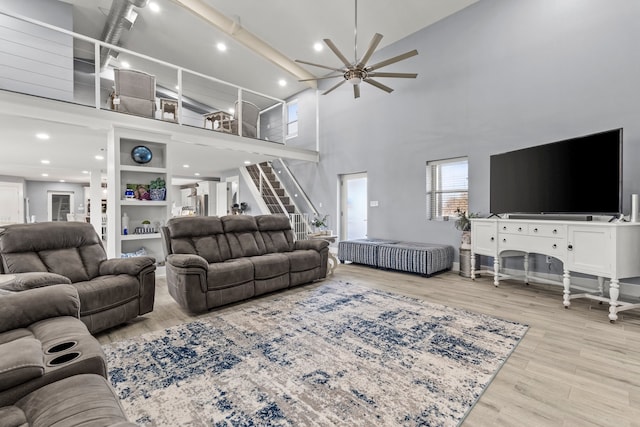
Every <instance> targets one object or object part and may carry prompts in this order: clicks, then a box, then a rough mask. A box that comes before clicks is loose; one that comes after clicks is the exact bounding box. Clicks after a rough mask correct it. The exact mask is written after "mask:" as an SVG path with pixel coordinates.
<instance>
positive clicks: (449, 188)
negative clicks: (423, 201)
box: [427, 157, 469, 219]
mask: <svg viewBox="0 0 640 427" xmlns="http://www.w3.org/2000/svg"><path fill="white" fill-rule="evenodd" d="M468 166H469V161H468V159H467V158H466V157H458V158H455V159H445V160H434V161H429V162H427V219H448V217H455V216H456V210H457V209H460V210H461V211H464V212H468V211H469V174H468V171H469V167H468Z"/></svg>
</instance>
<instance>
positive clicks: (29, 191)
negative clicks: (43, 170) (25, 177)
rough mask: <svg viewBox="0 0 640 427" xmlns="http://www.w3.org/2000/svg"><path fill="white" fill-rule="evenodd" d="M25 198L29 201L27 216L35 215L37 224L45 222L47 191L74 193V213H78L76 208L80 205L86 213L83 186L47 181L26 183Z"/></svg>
mask: <svg viewBox="0 0 640 427" xmlns="http://www.w3.org/2000/svg"><path fill="white" fill-rule="evenodd" d="M26 183H27V186H26V192H25V197H26V198H27V199H29V215H35V216H36V221H37V222H44V221H46V220H47V202H48V198H47V194H48V192H49V191H64V192H71V191H73V193H74V203H75V207H74V212H78V207H79V206H80V204H82V206H83V208H84V209H85V211H84V212H86V208H87V206H86V201H85V199H84V186H83V184H72V183H66V182H48V181H26Z"/></svg>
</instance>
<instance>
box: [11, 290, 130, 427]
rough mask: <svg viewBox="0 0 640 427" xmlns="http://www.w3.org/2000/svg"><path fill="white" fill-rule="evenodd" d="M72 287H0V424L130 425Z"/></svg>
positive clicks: (23, 425)
mask: <svg viewBox="0 0 640 427" xmlns="http://www.w3.org/2000/svg"><path fill="white" fill-rule="evenodd" d="M79 314H80V299H79V297H78V292H77V290H76V289H75V288H74V287H73V286H71V285H52V286H47V287H42V288H38V289H30V290H26V291H21V292H9V291H0V426H2V427H25V426H53V425H56V426H67V427H73V426H89V425H91V426H95V427H101V426H116V425H117V426H122V427H124V426H135V424H133V423H130V422H128V421H127V417H126V415H125V413H124V411H123V409H122V407H121V405H120V401H119V398H118V397H117V396H116V394H115V392H114V390H113V389H112V387H111V385H110V384H109V382H108V381H107V362H106V357H105V354H104V352H103V350H102V347H101V346H100V343H98V341H97V340H96V339H95V338H94V337H93V336H92V335H91V334H90V333H89V331H88V330H87V327H86V326H85V324H84V323H82V322H81V321H80V319H79Z"/></svg>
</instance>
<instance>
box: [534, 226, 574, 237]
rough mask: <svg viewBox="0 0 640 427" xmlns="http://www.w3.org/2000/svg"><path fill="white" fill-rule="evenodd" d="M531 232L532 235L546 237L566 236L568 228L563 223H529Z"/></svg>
mask: <svg viewBox="0 0 640 427" xmlns="http://www.w3.org/2000/svg"><path fill="white" fill-rule="evenodd" d="M529 234H530V235H532V236H544V237H565V236H566V235H567V228H566V226H564V225H561V224H544V223H542V224H540V223H535V224H529Z"/></svg>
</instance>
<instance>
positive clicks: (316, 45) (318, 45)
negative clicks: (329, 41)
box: [313, 42, 324, 52]
mask: <svg viewBox="0 0 640 427" xmlns="http://www.w3.org/2000/svg"><path fill="white" fill-rule="evenodd" d="M323 47H324V46H322V43H320V42H316V43H314V45H313V49H314V50H315V51H316V52H321V51H322V49H323Z"/></svg>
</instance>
